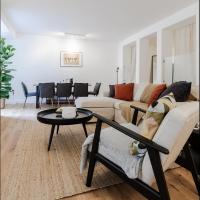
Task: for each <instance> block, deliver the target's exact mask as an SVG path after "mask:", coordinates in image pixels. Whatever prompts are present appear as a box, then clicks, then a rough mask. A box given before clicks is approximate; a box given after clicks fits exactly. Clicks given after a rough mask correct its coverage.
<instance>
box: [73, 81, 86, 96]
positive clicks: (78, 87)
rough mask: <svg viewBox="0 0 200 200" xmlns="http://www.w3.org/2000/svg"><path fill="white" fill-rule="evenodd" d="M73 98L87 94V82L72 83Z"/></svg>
mask: <svg viewBox="0 0 200 200" xmlns="http://www.w3.org/2000/svg"><path fill="white" fill-rule="evenodd" d="M73 96H74V98H77V97H87V96H88V83H74V92H73Z"/></svg>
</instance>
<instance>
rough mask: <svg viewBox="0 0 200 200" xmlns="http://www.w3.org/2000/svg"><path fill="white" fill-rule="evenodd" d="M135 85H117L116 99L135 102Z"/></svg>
mask: <svg viewBox="0 0 200 200" xmlns="http://www.w3.org/2000/svg"><path fill="white" fill-rule="evenodd" d="M133 89H134V83H128V84H118V85H115V98H116V99H120V100H125V101H132V100H133Z"/></svg>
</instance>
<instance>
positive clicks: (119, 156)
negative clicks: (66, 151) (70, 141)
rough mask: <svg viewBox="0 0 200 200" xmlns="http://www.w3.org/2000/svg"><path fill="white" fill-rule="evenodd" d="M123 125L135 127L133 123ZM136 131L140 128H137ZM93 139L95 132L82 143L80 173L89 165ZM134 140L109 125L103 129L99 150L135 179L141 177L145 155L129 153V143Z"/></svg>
mask: <svg viewBox="0 0 200 200" xmlns="http://www.w3.org/2000/svg"><path fill="white" fill-rule="evenodd" d="M123 125H124V126H125V127H127V128H131V129H133V125H132V124H131V123H129V124H128V123H126V124H123ZM135 131H138V130H136V128H135ZM113 138H114V140H113ZM93 139H94V134H91V135H89V136H88V137H87V138H86V140H85V142H84V143H83V145H82V151H81V162H80V173H82V172H83V171H84V169H86V167H87V158H88V155H87V154H88V150H89V151H91V149H92V143H93ZM132 142H133V139H132V138H130V137H128V136H126V135H124V134H122V133H121V132H119V131H117V130H115V129H113V128H112V127H109V128H106V129H103V130H102V131H101V137H100V142H99V150H98V152H99V153H100V154H101V155H103V156H104V157H106V158H107V159H109V160H111V161H112V162H113V163H115V164H116V165H118V166H120V167H121V168H122V169H123V170H124V173H125V174H126V175H127V176H128V177H129V178H132V179H134V178H139V177H141V171H142V161H143V157H140V156H133V155H131V154H130V153H129V145H131V144H132Z"/></svg>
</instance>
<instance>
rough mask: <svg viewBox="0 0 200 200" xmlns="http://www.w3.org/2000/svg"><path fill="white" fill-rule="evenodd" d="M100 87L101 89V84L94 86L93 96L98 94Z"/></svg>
mask: <svg viewBox="0 0 200 200" xmlns="http://www.w3.org/2000/svg"><path fill="white" fill-rule="evenodd" d="M100 87H101V83H96V84H95V86H94V94H95V95H98V94H99V90H100Z"/></svg>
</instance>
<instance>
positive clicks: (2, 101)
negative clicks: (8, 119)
mask: <svg viewBox="0 0 200 200" xmlns="http://www.w3.org/2000/svg"><path fill="white" fill-rule="evenodd" d="M0 101H1V105H0V106H1V107H0V108H1V109H4V108H5V103H6V100H5V99H0Z"/></svg>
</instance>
